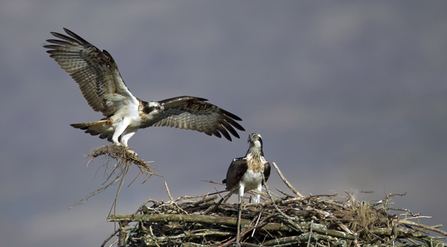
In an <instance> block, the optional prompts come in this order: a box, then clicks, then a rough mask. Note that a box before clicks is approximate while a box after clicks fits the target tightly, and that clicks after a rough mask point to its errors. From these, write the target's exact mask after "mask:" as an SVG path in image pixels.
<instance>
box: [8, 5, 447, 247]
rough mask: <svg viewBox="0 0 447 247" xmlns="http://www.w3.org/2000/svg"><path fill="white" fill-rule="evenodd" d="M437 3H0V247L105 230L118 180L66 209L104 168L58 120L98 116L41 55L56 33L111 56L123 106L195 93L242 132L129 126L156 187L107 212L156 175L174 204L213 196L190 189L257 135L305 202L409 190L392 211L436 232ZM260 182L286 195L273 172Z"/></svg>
mask: <svg viewBox="0 0 447 247" xmlns="http://www.w3.org/2000/svg"><path fill="white" fill-rule="evenodd" d="M446 9H447V2H446V1H403V0H402V1H336V2H335V1H254V0H253V1H251V0H249V1H232V0H229V1H220V2H216V1H84V0H81V1H65V2H61V1H52V0H47V1H31V0H28V1H26V0H4V1H2V2H1V3H0V30H1V33H0V36H1V39H0V51H1V56H0V73H1V75H2V79H1V81H2V90H0V104H1V106H2V107H1V110H0V111H1V115H2V117H1V121H0V126H1V127H2V128H1V132H0V135H1V139H2V142H1V144H0V155H1V158H2V172H1V173H0V191H1V192H0V193H1V199H0V208H1V210H0V220H1V222H3V223H2V224H1V226H0V239H2V243H3V244H4V246H30V245H32V246H36V247H44V246H45V247H46V246H58V245H59V246H60V245H63V246H67V247H71V246H100V245H101V244H102V242H103V240H105V239H106V238H107V237H108V236H109V235H110V234H111V233H112V232H113V229H114V226H113V223H107V222H106V217H107V214H108V212H109V209H110V206H111V204H112V202H113V199H114V196H115V193H116V189H117V186H115V187H113V188H109V189H108V190H107V191H105V192H103V193H101V194H99V195H96V196H95V197H93V198H91V199H90V200H89V201H88V202H87V203H85V204H83V205H80V206H77V207H74V208H73V209H71V210H68V208H69V207H70V206H71V205H72V204H74V203H76V202H77V201H79V200H80V199H82V198H84V197H86V196H87V195H88V194H89V193H90V192H92V191H94V190H96V189H98V188H99V187H101V184H102V182H103V181H104V176H103V175H104V172H103V170H99V171H98V169H99V168H100V166H101V165H102V163H103V162H104V161H105V160H102V159H101V158H99V159H97V160H95V161H94V162H92V163H90V164H89V166H88V167H87V161H88V160H87V159H86V158H85V157H84V155H86V154H88V153H89V152H90V151H91V150H92V149H93V148H95V147H98V146H101V145H104V144H106V142H105V141H104V140H100V139H99V138H97V137H92V136H90V135H87V134H84V133H83V132H82V131H80V130H77V129H74V128H72V127H70V126H69V124H70V123H79V122H87V121H93V120H98V119H100V118H102V115H101V114H100V113H97V112H94V111H93V110H92V109H91V108H90V107H89V106H88V105H87V102H86V101H85V100H84V98H83V97H82V95H81V93H80V91H79V88H78V86H77V84H76V83H75V82H74V81H73V80H72V79H71V78H70V77H69V75H68V74H67V73H66V72H64V71H63V70H62V69H61V68H60V67H59V66H58V65H57V63H56V62H55V61H54V60H53V59H51V58H49V57H48V54H47V53H46V52H45V49H43V48H42V45H44V44H45V40H46V39H49V38H52V36H51V35H50V32H51V31H56V32H63V29H62V27H67V28H69V29H71V30H72V31H74V32H75V33H77V34H79V35H80V36H81V37H83V38H84V39H86V40H87V41H89V42H91V43H92V44H94V45H96V46H97V47H98V48H100V49H106V50H107V51H109V52H110V53H111V54H112V55H113V57H114V59H115V61H116V62H117V63H118V66H119V68H120V72H121V74H122V76H123V78H124V80H125V81H126V83H127V85H128V87H129V88H130V90H131V91H132V92H133V94H134V95H135V96H136V97H139V98H141V99H143V100H162V99H165V98H169V97H174V96H180V95H192V96H199V97H204V98H207V99H209V100H210V102H211V103H214V104H216V105H218V106H220V107H222V108H224V109H226V110H228V111H230V112H232V113H234V114H236V115H238V116H240V117H241V118H242V119H243V122H242V125H243V126H244V127H245V129H246V130H247V131H245V132H241V133H240V135H241V139H234V140H233V142H229V141H227V140H225V139H219V138H216V137H209V136H207V135H205V134H202V133H198V132H193V131H184V130H176V129H170V128H148V129H144V130H140V131H138V133H137V134H136V135H135V136H134V137H133V138H132V139H131V140H130V142H129V145H130V146H131V147H135V149H134V150H135V151H136V152H137V153H138V154H139V155H140V157H141V158H143V159H145V160H147V161H154V162H153V163H152V164H151V165H152V166H154V167H156V168H159V169H161V173H160V174H161V175H164V176H165V177H164V178H160V177H152V178H150V179H149V180H148V181H147V182H146V183H144V184H142V185H141V184H140V183H141V182H142V181H143V178H139V179H138V180H137V181H136V182H134V184H132V185H131V186H130V187H124V188H123V189H122V190H121V194H120V197H119V199H118V204H117V213H121V214H128V213H133V212H135V211H136V210H137V208H138V207H139V206H140V205H141V204H142V203H143V202H144V201H145V200H146V199H147V198H149V197H150V198H153V199H156V200H169V198H168V196H167V193H166V189H165V187H164V182H165V181H166V182H167V184H168V185H169V189H170V192H171V194H172V196H173V197H174V198H178V197H180V196H184V195H192V196H193V195H200V194H205V193H207V192H214V191H215V189H214V187H215V185H213V184H209V183H206V182H203V181H201V180H202V179H204V180H213V181H221V180H222V179H223V178H224V177H225V175H226V171H227V168H228V166H229V164H230V162H231V160H232V159H233V158H235V157H241V156H243V155H244V154H245V152H246V151H247V148H248V144H247V142H246V141H247V137H248V134H249V133H252V132H258V133H260V134H261V135H262V137H263V139H264V152H265V156H266V158H267V160H269V161H271V162H276V164H278V166H279V167H280V169H281V170H282V172H283V173H284V174H285V176H286V178H287V179H288V180H289V181H290V182H291V184H292V185H294V187H295V188H296V189H298V190H299V191H300V193H302V194H303V195H309V194H310V193H312V194H314V195H316V194H333V193H339V194H340V195H341V196H346V194H345V193H344V191H347V192H349V193H354V196H355V198H356V199H357V200H369V199H377V200H379V199H382V198H384V197H385V195H386V194H389V193H405V192H407V195H406V196H404V197H397V198H395V200H394V201H395V202H396V204H395V205H393V206H394V207H401V208H408V209H410V210H411V211H412V212H414V213H421V214H422V215H429V216H433V218H432V219H426V220H424V221H422V223H424V224H428V225H437V224H444V225H445V224H447V214H446V213H445V208H446V207H447V201H446V196H447V192H446V189H445V183H446V182H445V176H446V174H447V166H446V161H447V152H446V148H447V131H446V128H447V83H446V78H447V70H446V68H445V66H446V64H447V49H446V47H447V25H446V23H447V15H446ZM136 174H137V169H136V167H133V168H132V169H131V171H130V172H129V174H128V179H127V180H126V186H127V184H128V183H130V181H131V180H132V179H133V178H134V176H135V175H136ZM268 184H269V186H270V188H271V189H274V188H280V189H282V190H284V191H287V192H289V191H288V189H287V188H286V187H285V185H284V184H283V182H282V181H281V179H280V178H279V176H278V175H277V174H276V172H274V173H273V174H272V176H271V177H270V180H269V182H268ZM216 188H217V189H219V190H221V189H224V187H223V186H216ZM359 191H374V192H375V193H373V194H362V193H359ZM442 229H443V230H447V228H446V226H444V227H442ZM3 244H2V245H3Z"/></svg>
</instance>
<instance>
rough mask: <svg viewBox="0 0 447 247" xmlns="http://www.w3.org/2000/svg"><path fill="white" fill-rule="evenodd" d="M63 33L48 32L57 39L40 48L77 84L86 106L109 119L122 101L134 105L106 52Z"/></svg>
mask: <svg viewBox="0 0 447 247" xmlns="http://www.w3.org/2000/svg"><path fill="white" fill-rule="evenodd" d="M64 30H65V32H66V33H67V35H65V34H60V33H56V32H51V34H52V35H53V36H55V37H56V38H59V39H48V40H47V42H48V43H50V44H48V45H45V46H44V47H45V48H47V49H48V50H47V52H48V53H49V54H50V57H52V58H53V59H54V60H56V61H57V62H58V64H59V65H60V66H61V68H62V69H63V70H65V71H66V72H67V73H69V74H70V76H71V77H72V78H73V79H74V80H75V81H76V83H78V85H79V89H80V90H81V92H82V95H83V96H84V98H85V99H86V100H87V102H88V104H89V105H90V107H91V108H92V109H93V110H95V111H100V112H102V113H103V115H105V116H110V115H112V114H113V113H115V111H116V110H117V108H119V107H120V105H121V104H122V103H123V101H124V100H125V99H128V100H130V102H131V103H133V104H138V100H137V99H136V98H135V96H133V95H132V93H131V92H130V91H129V89H128V88H127V86H126V84H125V83H124V81H123V79H122V77H121V75H120V73H119V70H118V66H117V65H116V63H115V61H114V60H113V58H112V56H111V55H110V54H109V53H108V52H107V51H106V50H103V51H101V50H99V49H98V48H96V47H95V46H94V45H92V44H90V43H89V42H87V41H86V40H84V39H83V38H81V37H80V36H79V35H77V34H75V33H74V32H72V31H70V30H68V29H66V28H64ZM117 96H119V97H117Z"/></svg>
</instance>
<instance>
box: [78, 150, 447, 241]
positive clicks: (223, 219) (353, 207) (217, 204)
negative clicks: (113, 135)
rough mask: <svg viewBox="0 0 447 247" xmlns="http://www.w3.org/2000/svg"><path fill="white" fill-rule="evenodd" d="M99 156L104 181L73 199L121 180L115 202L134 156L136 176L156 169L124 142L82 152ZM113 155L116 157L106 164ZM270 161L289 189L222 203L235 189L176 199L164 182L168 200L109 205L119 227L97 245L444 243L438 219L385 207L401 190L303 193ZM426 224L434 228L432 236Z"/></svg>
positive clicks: (443, 232)
mask: <svg viewBox="0 0 447 247" xmlns="http://www.w3.org/2000/svg"><path fill="white" fill-rule="evenodd" d="M100 156H104V157H106V159H107V160H106V162H105V163H104V165H103V166H104V169H105V174H106V181H105V182H104V183H103V186H102V187H101V188H100V189H98V190H96V191H94V192H92V193H91V194H90V195H89V196H88V197H87V198H85V199H83V200H81V201H80V202H78V203H77V204H75V205H78V204H81V203H83V202H85V201H87V199H88V198H90V197H91V196H94V195H96V194H98V193H100V192H102V191H104V190H105V189H107V188H108V187H109V186H111V185H113V184H115V183H118V182H119V186H118V190H117V193H116V197H115V200H114V203H113V204H112V209H113V208H114V207H115V205H116V200H117V198H118V195H119V192H120V189H121V187H122V185H123V183H124V180H125V178H126V174H127V172H128V170H129V168H130V167H131V166H132V164H133V165H136V166H137V167H138V168H139V170H140V172H139V173H138V175H137V176H136V178H137V177H138V176H139V175H141V174H143V175H144V176H147V178H146V180H147V179H149V178H150V177H151V176H152V175H157V176H160V175H158V174H155V173H154V172H153V169H155V170H157V169H156V168H153V167H151V166H149V164H148V162H146V161H144V160H142V159H140V158H138V156H137V155H136V153H135V152H133V151H132V150H131V149H130V148H127V147H120V146H115V145H106V146H102V147H99V148H96V149H94V150H92V152H91V153H90V154H88V155H87V156H86V157H87V158H90V161H92V160H93V159H95V158H97V157H100ZM111 160H113V161H115V162H114V165H113V167H111V168H110V167H109V162H110V161H111ZM90 161H89V162H90ZM272 165H273V167H274V168H275V169H276V171H277V172H278V174H279V176H280V178H281V179H282V180H283V181H284V183H285V184H286V185H287V187H288V188H289V189H290V190H291V192H292V195H290V194H287V193H285V192H282V191H280V190H279V189H277V190H278V191H279V192H280V193H281V194H282V196H276V195H272V193H271V191H270V190H269V189H268V186H267V185H265V184H264V187H265V191H266V192H267V193H262V192H261V193H260V194H261V197H262V199H263V202H262V203H242V204H232V203H227V202H226V201H227V200H228V198H229V197H230V196H231V194H232V192H234V191H231V192H230V193H228V194H227V195H226V196H222V195H221V193H222V192H217V193H212V194H210V193H208V194H206V195H200V196H195V197H190V196H183V197H180V198H178V199H175V200H174V199H173V198H172V196H171V194H170V192H169V188H168V185H167V184H166V182H165V186H166V190H167V193H168V196H169V198H170V200H169V201H167V202H165V201H157V200H154V199H148V200H147V201H146V202H144V203H143V205H141V206H140V207H139V208H138V209H137V210H136V212H135V213H134V214H130V215H118V214H112V215H111V214H110V212H112V209H111V210H110V212H109V217H108V221H109V222H117V223H119V228H118V230H116V231H115V232H114V233H113V234H112V235H111V236H110V237H109V238H107V239H106V240H105V241H104V243H103V244H102V246H105V245H106V244H107V243H108V242H109V241H110V240H111V239H113V238H114V237H115V236H117V238H116V241H114V242H113V243H112V244H110V246H112V245H115V244H116V245H117V246H118V247H124V246H129V247H137V246H138V247H139V246H230V245H237V246H306V247H309V246H343V247H344V246H394V245H402V246H424V245H425V246H447V244H446V243H445V242H442V241H440V239H442V238H444V237H442V236H441V235H444V236H447V232H445V231H442V230H440V229H439V228H440V227H441V226H442V225H437V226H427V225H423V224H420V223H419V219H421V218H429V217H427V216H425V217H424V216H421V215H419V214H414V213H412V212H411V211H410V210H408V209H396V208H392V207H391V205H392V204H393V201H392V199H393V198H394V197H396V196H403V195H405V194H389V195H387V196H386V197H385V198H383V199H382V200H380V201H377V202H357V201H355V200H353V198H352V196H351V195H350V194H349V193H347V194H348V196H347V197H346V198H341V197H339V196H338V195H337V194H334V195H320V196H314V195H311V196H302V195H301V194H300V193H299V192H298V191H297V190H296V189H295V188H294V187H293V186H292V185H291V184H290V183H289V182H288V181H287V179H286V178H285V177H284V176H283V174H282V173H281V171H280V170H279V168H278V166H277V165H276V164H275V163H274V162H273V163H272ZM136 178H135V179H136ZM135 179H134V180H133V181H135ZM146 180H144V181H146ZM133 181H132V182H131V184H132V183H133ZM208 182H211V183H216V182H212V181H208ZM143 183H144V182H143ZM216 184H217V183H216ZM236 189H237V188H236ZM253 193H255V192H253V191H252V192H248V193H247V194H248V195H250V194H251V195H253ZM392 212H398V213H394V214H393V213H392ZM431 232H432V233H435V234H437V235H438V236H430V233H431Z"/></svg>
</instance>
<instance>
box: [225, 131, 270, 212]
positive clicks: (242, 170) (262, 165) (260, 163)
mask: <svg viewBox="0 0 447 247" xmlns="http://www.w3.org/2000/svg"><path fill="white" fill-rule="evenodd" d="M248 142H249V143H250V147H249V148H248V151H247V154H245V157H242V158H236V159H234V160H233V161H232V162H231V164H230V167H229V168H228V172H227V178H226V179H224V180H223V181H222V183H226V184H227V190H230V191H231V190H233V189H235V188H237V187H239V189H238V201H239V203H241V202H242V197H243V196H244V193H245V192H247V191H250V190H252V189H257V190H258V191H261V190H262V174H264V177H265V182H267V180H268V179H269V177H270V163H269V162H268V161H267V160H265V158H264V152H263V151H262V137H261V135H260V134H258V133H252V134H250V135H249V136H248ZM260 198H261V195H259V194H256V195H255V197H254V199H253V202H255V203H258V202H260Z"/></svg>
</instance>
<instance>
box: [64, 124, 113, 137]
mask: <svg viewBox="0 0 447 247" xmlns="http://www.w3.org/2000/svg"><path fill="white" fill-rule="evenodd" d="M70 125H71V126H72V127H73V128H76V129H81V130H85V133H87V134H90V135H92V136H96V135H99V138H101V139H105V138H109V137H110V138H111V136H112V134H113V128H112V126H111V125H110V121H109V119H102V120H98V121H93V122H87V123H76V124H70Z"/></svg>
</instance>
